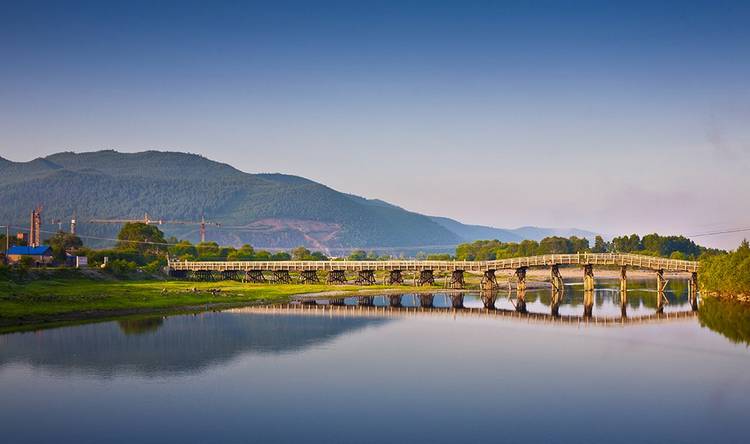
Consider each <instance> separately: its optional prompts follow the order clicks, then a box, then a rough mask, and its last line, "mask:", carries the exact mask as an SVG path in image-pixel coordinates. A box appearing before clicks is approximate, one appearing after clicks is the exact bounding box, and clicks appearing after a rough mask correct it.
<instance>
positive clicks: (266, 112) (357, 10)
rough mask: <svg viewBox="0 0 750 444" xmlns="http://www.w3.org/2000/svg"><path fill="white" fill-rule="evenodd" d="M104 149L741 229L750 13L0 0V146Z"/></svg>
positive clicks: (521, 221)
mask: <svg viewBox="0 0 750 444" xmlns="http://www.w3.org/2000/svg"><path fill="white" fill-rule="evenodd" d="M563 3H565V6H561V4H563ZM104 148H114V149H118V150H121V151H141V150H145V149H166V150H179V151H189V152H194V153H200V154H203V155H205V156H207V157H209V158H212V159H216V160H219V161H223V162H227V163H230V164H232V165H234V166H236V167H238V168H239V169H241V170H243V171H247V172H276V171H278V172H284V173H290V174H297V175H301V176H305V177H308V178H311V179H315V180H318V181H320V182H323V183H325V184H327V185H329V186H331V187H333V188H336V189H338V190H342V191H347V192H351V193H355V194H359V195H362V196H365V197H371V198H381V199H384V200H387V201H389V202H392V203H395V204H398V205H401V206H403V207H406V208H408V209H411V210H415V211H419V212H424V213H428V214H439V215H446V216H451V217H454V218H457V219H459V220H462V221H464V222H470V223H481V224H489V225H495V226H500V227H515V226H520V225H539V226H559V227H563V226H575V227H579V228H587V229H592V230H595V231H599V232H604V233H620V232H638V233H641V234H643V233H647V232H652V231H659V232H663V233H672V232H680V233H689V234H692V233H702V232H706V231H713V230H718V229H725V228H744V227H750V205H748V201H749V200H750V178H748V176H747V173H748V168H750V2H747V1H744V2H736V3H735V2H717V1H713V2H689V1H680V2H652V1H650V2H643V3H640V4H638V3H636V2H633V1H627V2H581V3H573V2H526V1H518V2H507V3H503V2H468V1H460V2H459V1H457V2H453V3H447V2H437V1H426V2H405V1H400V2H393V3H390V2H383V1H379V2H372V3H366V2H337V3H324V2H321V1H315V2H313V1H310V2H299V3H289V2H279V1H274V2H259V3H257V4H253V3H250V2H226V3H220V2H194V3H191V2H187V1H181V2H175V3H168V2H152V1H147V2H142V3H140V2H135V1H128V2H122V3H121V4H120V5H119V6H118V5H115V4H114V2H85V3H76V2H51V3H45V2H15V1H13V2H11V1H7V2H6V1H1V0H0V156H2V157H5V158H8V159H11V160H15V161H26V160H31V159H33V158H35V157H38V156H43V155H46V154H50V153H53V152H58V151H62V150H73V151H90V150H98V149H104ZM744 235H746V236H750V234H749V233H744ZM742 236H743V234H739V235H738V234H735V235H724V236H717V237H706V238H700V241H701V242H703V243H706V244H713V245H718V246H724V247H734V246H736V242H738V240H739V239H741V237H742ZM696 240H698V239H696Z"/></svg>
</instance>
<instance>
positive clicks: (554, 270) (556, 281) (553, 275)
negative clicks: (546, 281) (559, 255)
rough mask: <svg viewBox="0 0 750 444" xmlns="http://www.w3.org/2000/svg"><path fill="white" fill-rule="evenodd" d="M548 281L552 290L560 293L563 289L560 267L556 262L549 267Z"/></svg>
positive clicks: (563, 283) (563, 282)
mask: <svg viewBox="0 0 750 444" xmlns="http://www.w3.org/2000/svg"><path fill="white" fill-rule="evenodd" d="M550 282H551V283H552V289H553V290H554V291H556V292H560V293H562V292H563V291H564V290H565V281H563V277H562V274H560V267H559V266H558V265H557V264H555V265H553V266H552V267H551V268H550Z"/></svg>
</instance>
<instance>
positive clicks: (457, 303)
mask: <svg viewBox="0 0 750 444" xmlns="http://www.w3.org/2000/svg"><path fill="white" fill-rule="evenodd" d="M448 297H450V298H451V307H453V308H464V295H463V294H462V293H456V294H451V295H449V296H448Z"/></svg>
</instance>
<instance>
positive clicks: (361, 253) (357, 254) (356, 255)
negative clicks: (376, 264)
mask: <svg viewBox="0 0 750 444" xmlns="http://www.w3.org/2000/svg"><path fill="white" fill-rule="evenodd" d="M348 259H349V260H350V261H363V260H366V259H367V252H366V251H365V250H354V251H352V252H351V254H350V255H349V258H348Z"/></svg>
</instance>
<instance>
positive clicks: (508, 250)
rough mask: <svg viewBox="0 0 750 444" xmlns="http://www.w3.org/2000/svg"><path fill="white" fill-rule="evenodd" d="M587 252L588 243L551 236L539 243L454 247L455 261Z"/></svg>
mask: <svg viewBox="0 0 750 444" xmlns="http://www.w3.org/2000/svg"><path fill="white" fill-rule="evenodd" d="M584 251H589V241H588V240H587V239H582V238H579V237H576V236H571V237H569V238H564V237H559V236H551V237H546V238H544V239H542V240H541V241H539V242H537V241H532V240H525V241H521V242H501V241H498V240H487V241H476V242H472V243H470V244H461V245H459V246H458V247H456V259H458V260H462V261H463V260H466V261H486V260H494V259H507V258H511V257H520V256H534V255H539V254H561V253H578V252H584Z"/></svg>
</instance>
